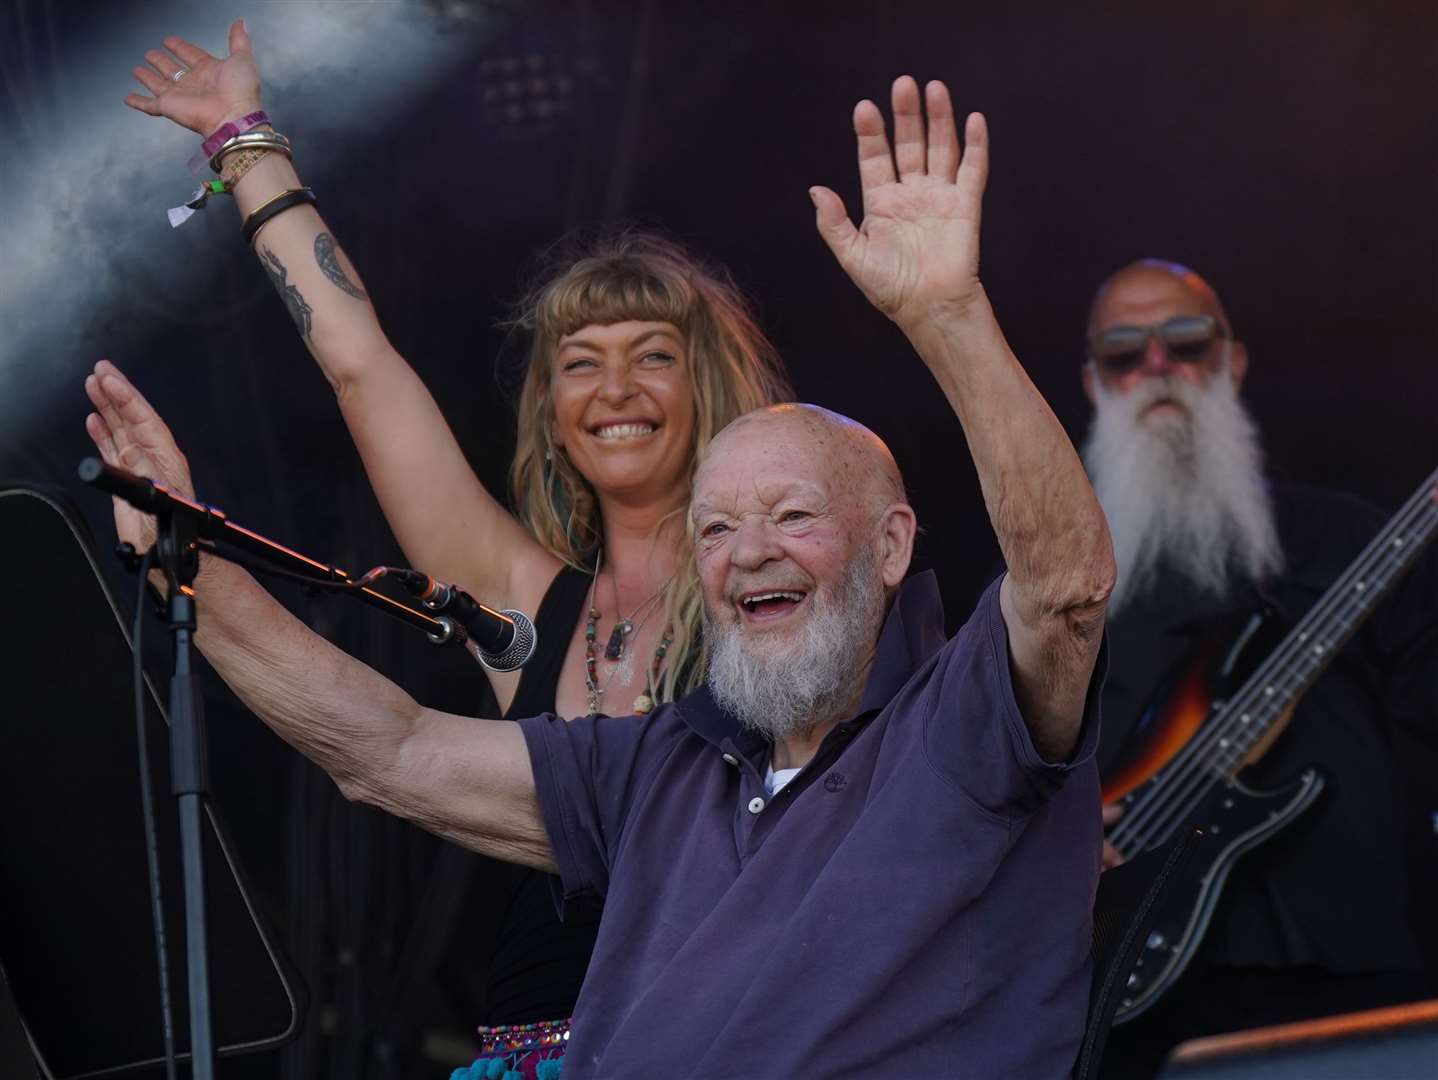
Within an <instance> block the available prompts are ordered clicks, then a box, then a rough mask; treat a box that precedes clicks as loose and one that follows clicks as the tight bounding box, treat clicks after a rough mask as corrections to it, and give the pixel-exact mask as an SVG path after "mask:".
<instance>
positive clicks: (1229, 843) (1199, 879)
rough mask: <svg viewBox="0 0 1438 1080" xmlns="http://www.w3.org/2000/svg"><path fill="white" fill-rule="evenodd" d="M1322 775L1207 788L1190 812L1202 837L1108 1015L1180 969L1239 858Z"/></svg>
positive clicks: (1131, 1012) (1155, 992)
mask: <svg viewBox="0 0 1438 1080" xmlns="http://www.w3.org/2000/svg"><path fill="white" fill-rule="evenodd" d="M1323 786H1324V778H1323V774H1322V773H1321V772H1320V771H1319V770H1318V769H1316V768H1310V769H1306V770H1304V772H1303V773H1302V775H1300V776H1299V777H1298V778H1297V779H1295V780H1292V781H1290V782H1289V783H1287V784H1284V785H1282V786H1281V787H1277V788H1273V789H1270V790H1267V791H1261V790H1258V789H1255V788H1251V787H1249V786H1248V785H1246V784H1244V783H1243V781H1242V780H1241V779H1239V778H1233V779H1230V780H1228V781H1227V782H1226V783H1224V784H1222V785H1221V786H1219V787H1216V788H1214V789H1213V790H1212V791H1210V792H1209V794H1208V797H1207V799H1206V800H1205V802H1204V804H1203V806H1202V807H1201V808H1200V810H1199V812H1198V813H1197V814H1196V815H1195V816H1194V817H1193V818H1192V819H1190V820H1191V821H1192V823H1193V824H1196V825H1198V827H1199V828H1200V829H1202V830H1203V832H1204V835H1205V841H1204V842H1203V843H1201V844H1199V845H1198V847H1197V848H1196V849H1195V850H1194V853H1193V856H1192V859H1191V861H1190V863H1189V866H1188V870H1187V872H1186V874H1185V878H1184V880H1183V881H1180V882H1179V883H1178V885H1177V887H1176V888H1175V891H1174V893H1173V894H1172V897H1171V899H1170V901H1169V903H1168V904H1167V905H1166V906H1165V907H1164V908H1163V909H1162V910H1160V911H1159V914H1158V918H1157V919H1156V920H1155V922H1154V924H1153V929H1152V930H1151V931H1150V932H1149V935H1148V939H1147V940H1146V941H1145V942H1144V945H1143V949H1142V950H1141V951H1140V953H1139V957H1138V962H1137V964H1135V966H1134V970H1133V973H1132V974H1131V975H1130V976H1129V980H1128V985H1127V986H1126V987H1125V989H1124V994H1123V997H1122V998H1121V999H1120V1000H1119V1004H1118V1010H1117V1011H1116V1012H1115V1014H1114V1023H1116V1024H1121V1023H1124V1022H1125V1021H1128V1020H1132V1019H1133V1018H1134V1017H1136V1016H1141V1015H1142V1014H1143V1013H1144V1012H1146V1011H1147V1010H1148V1009H1149V1008H1151V1007H1152V1006H1153V1005H1154V1003H1155V1002H1157V1001H1158V999H1159V998H1160V997H1161V996H1162V995H1163V994H1164V992H1165V991H1167V990H1168V989H1169V987H1171V986H1172V985H1173V984H1174V983H1175V982H1176V981H1177V980H1178V978H1179V976H1180V975H1182V974H1183V972H1184V970H1185V969H1186V968H1187V967H1188V964H1189V961H1190V960H1192V959H1193V956H1194V954H1195V953H1196V952H1197V951H1198V947H1199V945H1201V944H1202V942H1203V936H1204V934H1205V933H1207V931H1208V926H1209V923H1210V922H1211V921H1212V919H1213V912H1214V909H1215V908H1216V907H1217V906H1218V899H1219V896H1220V895H1222V892H1223V886H1224V884H1225V883H1226V882H1227V880H1228V875H1229V873H1230V872H1231V871H1232V870H1233V867H1234V865H1235V863H1237V861H1238V859H1239V858H1240V857H1241V856H1242V855H1243V854H1244V853H1245V852H1248V851H1252V850H1253V849H1254V848H1256V847H1258V846H1259V845H1261V844H1263V843H1264V842H1265V841H1267V840H1270V839H1272V838H1273V837H1274V836H1276V835H1278V834H1279V833H1280V832H1282V831H1283V830H1284V829H1286V828H1288V826H1289V825H1291V824H1293V822H1294V821H1296V820H1297V819H1298V818H1299V817H1301V816H1302V814H1303V813H1304V811H1306V810H1307V809H1308V808H1309V807H1311V806H1312V805H1313V803H1314V801H1315V800H1316V799H1317V798H1318V796H1319V795H1320V794H1322V792H1323Z"/></svg>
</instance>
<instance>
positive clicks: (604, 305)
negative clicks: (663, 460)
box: [509, 229, 793, 701]
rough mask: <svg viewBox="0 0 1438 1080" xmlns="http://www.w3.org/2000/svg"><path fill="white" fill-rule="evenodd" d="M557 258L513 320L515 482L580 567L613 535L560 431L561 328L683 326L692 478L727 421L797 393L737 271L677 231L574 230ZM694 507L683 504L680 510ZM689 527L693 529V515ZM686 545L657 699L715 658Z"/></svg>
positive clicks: (521, 506) (561, 550)
mask: <svg viewBox="0 0 1438 1080" xmlns="http://www.w3.org/2000/svg"><path fill="white" fill-rule="evenodd" d="M548 267H549V269H548V272H547V273H546V274H544V275H542V277H541V279H540V282H539V284H538V285H536V286H535V287H534V288H532V289H531V290H530V291H529V292H528V293H527V294H526V296H525V297H524V298H523V299H522V300H521V301H520V303H519V305H518V308H517V311H516V313H515V315H514V317H513V318H512V319H511V320H510V323H509V325H510V327H511V328H512V329H516V330H519V331H521V332H524V333H526V334H527V335H528V337H529V346H528V350H527V356H526V361H525V371H524V378H523V382H522V384H521V387H520V393H519V404H518V409H519V417H518V440H517V442H516V446H515V454H514V464H513V465H512V466H511V468H510V486H511V489H512V491H513V495H514V501H515V509H516V512H517V513H518V515H519V519H520V521H521V522H523V523H524V526H525V528H527V529H528V530H529V531H530V533H531V534H532V535H533V536H534V538H535V539H536V540H538V541H539V543H540V544H541V545H542V546H543V547H544V549H545V550H546V551H548V552H550V553H551V554H553V555H554V556H556V557H557V558H559V559H561V560H563V561H564V562H566V563H568V564H569V565H570V566H573V567H576V568H578V569H581V570H593V569H594V564H595V558H596V555H597V551H598V548H599V546H600V545H601V544H602V543H603V540H604V528H603V522H602V521H601V520H600V513H599V503H598V500H597V499H596V497H595V493H594V489H593V488H592V487H591V486H590V484H589V481H587V480H585V479H584V477H583V476H581V475H580V473H579V471H578V470H577V469H575V467H574V466H573V464H571V463H570V461H569V458H568V457H567V456H566V455H565V454H564V453H563V452H562V451H561V450H560V449H559V448H557V447H555V446H554V444H553V442H552V439H551V431H552V424H553V415H554V414H553V407H552V403H551V398H550V383H551V379H552V367H551V364H552V361H553V358H554V351H555V349H556V348H557V347H558V345H559V341H560V339H561V338H563V337H565V336H566V335H568V334H572V333H574V332H575V331H576V330H579V329H581V328H583V327H585V326H593V325H601V326H604V325H610V324H612V323H617V322H627V321H630V320H635V321H643V322H667V323H672V324H673V325H674V326H676V327H678V328H679V329H680V330H681V331H683V333H684V337H685V340H686V341H687V342H688V346H689V369H688V370H689V380H690V383H691V384H692V386H693V388H694V412H695V424H694V441H693V443H692V445H691V446H690V447H689V471H688V478H689V480H690V481H692V480H693V477H694V469H695V466H696V465H697V463H698V460H699V453H700V451H701V450H703V448H704V447H705V446H707V445H708V444H709V440H710V439H712V438H713V437H714V436H715V435H716V434H717V433H718V432H719V431H720V429H722V428H723V427H724V426H725V425H726V424H728V423H729V421H731V420H733V419H734V418H735V417H737V416H742V415H743V414H744V413H746V412H749V411H750V410H752V409H757V408H760V407H761V406H764V405H770V404H773V403H775V402H779V401H787V400H789V399H790V398H791V397H792V396H793V395H792V393H791V392H790V390H789V384H788V380H787V378H786V377H785V375H784V370H783V366H782V364H781V362H780V360H779V356H778V353H777V352H776V351H775V350H774V347H773V345H771V344H770V343H769V340H768V338H766V337H765V336H764V332H763V331H762V330H760V329H759V325H758V323H757V322H755V320H754V315H753V313H752V311H751V310H750V307H749V304H748V302H747V301H746V300H745V299H744V296H743V294H742V293H740V291H739V289H738V287H737V286H736V285H735V284H734V281H733V279H732V278H731V277H730V276H729V274H728V272H727V271H725V270H723V269H721V268H719V267H715V266H710V265H706V264H705V263H704V262H702V261H700V260H699V259H697V258H696V257H695V256H693V255H691V254H690V253H689V252H687V251H685V250H684V249H683V248H682V247H680V246H679V245H678V244H676V243H674V242H673V241H672V240H668V239H666V238H664V237H662V236H657V235H655V234H654V233H650V232H641V231H638V230H633V229H630V230H625V231H623V232H618V233H612V234H608V235H602V236H600V237H599V238H598V239H595V240H592V241H589V242H576V241H574V240H571V241H569V242H567V243H565V244H564V245H563V246H562V247H560V248H557V249H556V250H555V251H554V252H551V254H550V257H549V259H548ZM684 511H685V507H683V506H678V507H675V508H674V509H673V511H672V515H683V513H684ZM681 534H682V535H683V536H685V537H688V535H689V531H688V526H687V523H682V529H681ZM680 547H681V550H680V553H679V559H678V560H677V561H676V564H675V574H674V578H673V581H672V583H671V585H670V587H669V589H668V590H667V593H666V596H665V608H666V616H667V618H668V621H669V626H670V628H671V631H672V634H673V640H672V642H671V643H670V646H669V650H668V654H667V655H668V663H667V665H666V666H665V668H664V671H663V673H662V675H661V677H660V684H659V686H657V687H656V688H655V691H656V694H657V695H658V700H659V701H672V700H674V699H675V698H676V697H680V696H682V695H684V694H686V693H688V692H689V691H690V690H693V689H695V688H696V687H697V686H698V685H699V684H700V683H701V682H702V681H703V678H704V669H705V664H706V659H707V650H706V648H705V645H704V636H703V633H702V626H703V613H704V602H703V597H702V596H701V594H700V590H699V575H698V571H697V568H696V565H695V561H694V553H693V545H692V544H688V543H684V544H681V545H680Z"/></svg>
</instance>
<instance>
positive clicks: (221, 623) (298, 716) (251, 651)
mask: <svg viewBox="0 0 1438 1080" xmlns="http://www.w3.org/2000/svg"><path fill="white" fill-rule="evenodd" d="M196 607H197V610H198V613H199V628H198V631H197V633H196V636H195V643H196V644H197V645H198V646H199V648H200V650H201V651H202V652H203V653H204V655H205V658H206V659H207V660H208V661H209V662H210V664H211V666H212V667H214V669H215V671H216V672H217V673H218V674H219V675H220V677H221V678H222V679H224V680H225V682H226V683H227V684H228V685H229V686H230V688H231V689H233V690H234V691H235V693H236V695H237V696H238V697H239V698H240V700H241V701H243V702H244V703H245V705H246V706H247V707H248V708H249V709H250V710H251V711H252V712H254V713H255V715H257V716H258V717H260V719H261V720H263V721H264V722H265V723H266V724H267V725H268V726H269V727H271V728H272V729H274V731H275V733H276V734H278V735H279V736H280V737H281V738H282V739H284V740H285V741H286V742H288V743H289V744H290V745H291V746H293V747H294V748H295V749H297V750H298V751H300V753H302V754H304V755H305V756H306V757H308V758H309V759H310V760H312V761H314V762H315V764H317V765H319V766H320V767H321V768H322V769H324V770H325V772H327V773H329V775H330V776H331V777H333V778H334V780H335V782H336V783H337V784H339V786H340V788H341V790H343V791H344V792H345V794H346V795H348V796H350V797H357V795H358V793H359V792H360V791H361V790H363V789H369V788H374V787H377V786H382V785H383V783H384V777H385V776H386V774H388V773H389V772H391V771H392V770H393V768H394V766H395V763H396V762H397V761H398V760H399V756H400V752H401V748H402V746H403V744H404V740H405V738H406V737H407V736H408V735H409V734H410V733H411V731H412V730H413V726H414V723H415V721H416V719H417V718H418V716H419V714H420V711H421V710H420V706H419V705H418V704H417V703H416V702H415V701H414V699H413V698H411V697H410V696H409V695H408V694H406V693H405V692H404V691H403V690H401V689H400V688H399V687H398V686H396V685H395V684H394V683H392V682H390V681H389V680H388V679H386V678H385V677H384V676H382V675H380V674H379V673H378V672H376V671H374V670H373V669H371V668H369V667H367V666H365V665H364V664H361V663H360V662H359V661H358V660H355V659H354V658H353V657H351V656H349V655H347V654H346V653H344V652H342V651H341V650H340V649H337V648H336V647H335V646H333V645H331V644H330V643H329V642H328V641H326V640H325V639H324V638H322V637H320V636H319V635H318V634H315V633H314V632H312V631H311V630H310V629H309V628H308V627H306V626H305V625H304V624H303V623H302V622H300V620H298V619H297V618H295V617H294V616H293V615H291V614H290V613H289V612H288V611H287V610H286V609H285V608H284V607H283V606H282V605H281V604H280V603H279V602H278V601H277V600H275V599H274V598H273V597H272V596H270V594H269V593H268V592H266V591H265V590H264V589H263V588H262V587H261V586H260V585H259V584H258V583H257V582H256V581H255V580H254V579H253V578H251V577H250V576H249V574H247V573H246V572H245V571H243V570H241V569H240V568H239V567H236V566H234V565H232V564H229V563H226V562H224V561H222V560H220V559H217V558H212V557H208V556H206V557H205V558H204V559H203V567H202V571H201V573H200V577H199V579H198V581H197V582H196Z"/></svg>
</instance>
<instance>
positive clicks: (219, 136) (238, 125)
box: [189, 110, 270, 176]
mask: <svg viewBox="0 0 1438 1080" xmlns="http://www.w3.org/2000/svg"><path fill="white" fill-rule="evenodd" d="M269 122H270V118H269V117H268V116H266V115H265V113H264V110H260V111H258V112H252V113H248V114H247V115H245V116H242V117H240V118H239V119H238V120H226V121H225V122H224V123H223V124H221V125H220V126H219V127H217V128H216V129H215V130H214V131H213V132H211V133H210V137H209V138H208V139H206V140H205V141H204V142H202V143H201V144H200V148H199V149H198V150H196V151H195V153H194V155H193V156H192V157H191V158H190V162H189V165H190V171H191V172H192V173H194V174H195V175H196V176H199V175H200V169H201V168H202V167H203V166H204V164H205V162H206V161H208V160H209V159H210V158H212V157H214V156H215V151H216V150H218V149H219V148H220V147H221V146H223V145H224V143H225V141H226V140H227V139H233V138H234V137H235V136H236V135H243V134H244V133H245V132H247V131H249V130H250V129H251V128H257V127H259V126H260V125H261V124H268V123H269ZM215 171H216V172H219V170H218V169H216V170H215Z"/></svg>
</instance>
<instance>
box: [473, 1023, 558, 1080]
mask: <svg viewBox="0 0 1438 1080" xmlns="http://www.w3.org/2000/svg"><path fill="white" fill-rule="evenodd" d="M568 1045H569V1021H568V1020H544V1021H541V1022H540V1023H537V1024H501V1025H499V1026H497V1027H481V1028H480V1029H479V1052H480V1056H479V1057H478V1058H476V1059H475V1061H474V1063H473V1064H472V1065H469V1066H468V1067H466V1068H463V1069H455V1070H454V1072H453V1073H451V1074H450V1078H449V1080H559V1074H560V1070H561V1069H562V1068H563V1067H564V1051H565V1048H566V1047H567V1046H568Z"/></svg>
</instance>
